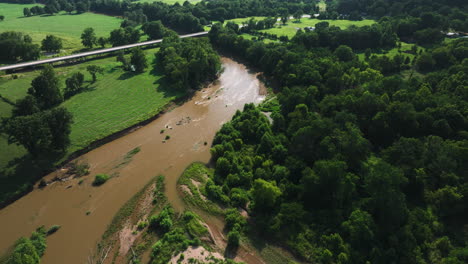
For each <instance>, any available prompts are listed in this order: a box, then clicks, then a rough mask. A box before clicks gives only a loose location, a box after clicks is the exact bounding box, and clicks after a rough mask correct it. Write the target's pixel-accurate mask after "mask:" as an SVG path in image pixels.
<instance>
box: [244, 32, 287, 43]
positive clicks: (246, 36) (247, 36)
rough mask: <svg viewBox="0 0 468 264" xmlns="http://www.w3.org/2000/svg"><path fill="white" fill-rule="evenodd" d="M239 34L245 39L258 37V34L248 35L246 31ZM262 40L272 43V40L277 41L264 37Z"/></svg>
mask: <svg viewBox="0 0 468 264" xmlns="http://www.w3.org/2000/svg"><path fill="white" fill-rule="evenodd" d="M241 36H242V37H244V38H245V39H253V38H257V39H258V36H254V35H250V34H247V33H243V34H242V35H241ZM262 42H263V43H274V42H278V41H276V40H271V39H267V38H265V39H262Z"/></svg>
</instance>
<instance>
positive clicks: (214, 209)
mask: <svg viewBox="0 0 468 264" xmlns="http://www.w3.org/2000/svg"><path fill="white" fill-rule="evenodd" d="M212 175H213V170H212V169H210V168H208V167H206V166H205V164H202V163H198V162H195V163H192V164H191V165H190V166H188V167H187V168H186V169H185V171H184V172H183V173H182V175H181V176H180V177H179V179H178V181H177V185H178V186H180V185H185V186H187V187H188V188H189V189H190V192H191V195H190V194H185V195H183V196H182V199H183V200H184V201H185V202H186V203H187V204H189V205H191V206H196V207H197V208H201V209H203V210H204V211H206V212H209V213H211V214H215V215H219V214H222V209H221V208H220V207H219V206H218V205H217V204H215V203H214V202H213V201H212V200H211V198H213V196H211V195H210V191H209V186H212V185H210V184H211V183H212V181H211V179H210V178H211V177H212ZM197 182H198V183H199V184H198V183H197ZM209 182H211V183H210V184H209ZM195 183H197V185H198V186H197V185H196V184H195ZM206 197H208V198H210V199H206ZM225 198H226V199H228V198H227V196H225ZM213 200H214V201H218V200H217V199H213Z"/></svg>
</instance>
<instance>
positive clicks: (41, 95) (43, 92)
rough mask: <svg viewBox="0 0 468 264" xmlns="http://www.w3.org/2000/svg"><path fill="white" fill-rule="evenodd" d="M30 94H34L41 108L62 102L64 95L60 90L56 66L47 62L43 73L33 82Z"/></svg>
mask: <svg viewBox="0 0 468 264" xmlns="http://www.w3.org/2000/svg"><path fill="white" fill-rule="evenodd" d="M31 86H32V87H31V88H29V90H28V94H30V95H32V96H34V98H35V99H36V101H37V103H38V106H39V108H40V109H42V110H45V109H50V108H51V107H53V106H55V105H57V104H59V103H61V102H62V101H63V96H62V94H61V92H60V87H59V80H58V78H57V76H56V74H55V71H54V68H53V67H52V66H51V65H49V64H46V65H45V66H44V69H43V70H42V72H41V74H40V75H39V76H38V77H36V78H35V79H34V80H33V81H32V82H31Z"/></svg>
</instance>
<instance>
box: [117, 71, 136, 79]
mask: <svg viewBox="0 0 468 264" xmlns="http://www.w3.org/2000/svg"><path fill="white" fill-rule="evenodd" d="M136 75H138V73H135V72H129V71H126V72H124V73H122V74H121V75H120V76H119V78H117V80H121V81H123V80H127V79H130V78H132V77H133V76H136Z"/></svg>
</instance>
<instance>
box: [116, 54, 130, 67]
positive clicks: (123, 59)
mask: <svg viewBox="0 0 468 264" xmlns="http://www.w3.org/2000/svg"><path fill="white" fill-rule="evenodd" d="M116 60H117V61H118V62H121V63H122V67H123V68H124V70H128V69H129V68H130V62H129V61H128V58H127V57H125V53H124V52H123V51H120V52H119V54H118V55H117V58H116Z"/></svg>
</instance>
